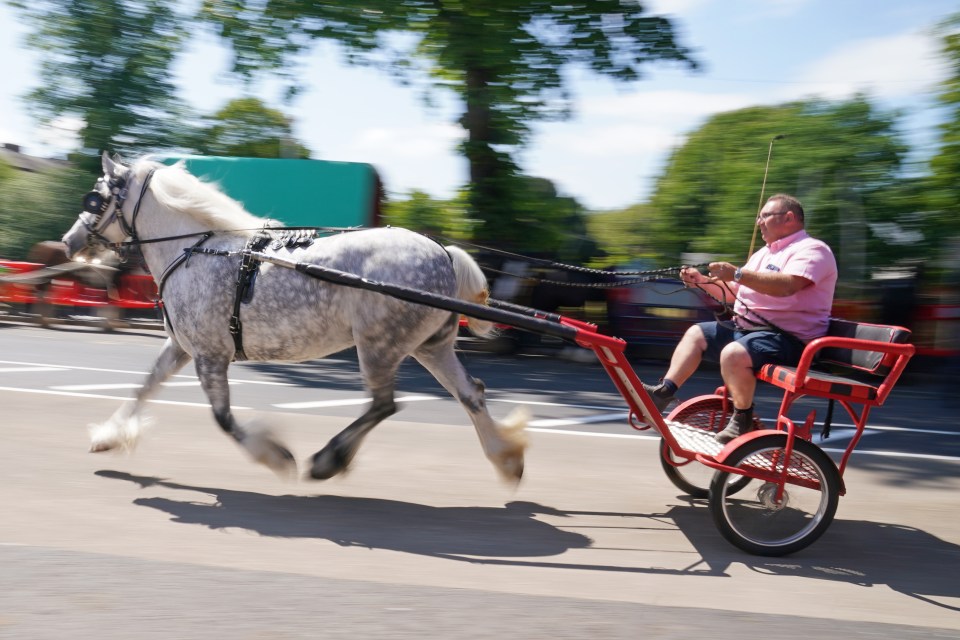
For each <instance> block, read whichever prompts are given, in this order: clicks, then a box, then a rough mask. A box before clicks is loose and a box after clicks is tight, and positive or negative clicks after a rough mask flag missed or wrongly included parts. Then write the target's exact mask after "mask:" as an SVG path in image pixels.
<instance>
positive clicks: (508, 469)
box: [497, 456, 523, 486]
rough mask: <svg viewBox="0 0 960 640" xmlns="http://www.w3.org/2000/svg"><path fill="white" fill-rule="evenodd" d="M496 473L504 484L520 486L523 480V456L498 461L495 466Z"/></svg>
mask: <svg viewBox="0 0 960 640" xmlns="http://www.w3.org/2000/svg"><path fill="white" fill-rule="evenodd" d="M497 471H499V472H500V477H501V478H503V480H504V482H507V483H510V484H512V485H514V486H517V485H519V484H520V480H522V479H523V456H514V457H510V458H506V459H504V460H501V461H500V464H498V465H497Z"/></svg>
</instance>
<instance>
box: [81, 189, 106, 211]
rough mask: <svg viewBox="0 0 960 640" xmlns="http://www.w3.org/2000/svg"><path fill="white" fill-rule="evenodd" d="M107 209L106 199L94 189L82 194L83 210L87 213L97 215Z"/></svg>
mask: <svg viewBox="0 0 960 640" xmlns="http://www.w3.org/2000/svg"><path fill="white" fill-rule="evenodd" d="M106 209H107V201H106V200H105V199H104V197H103V196H102V195H100V194H99V193H97V192H96V191H91V192H90V193H88V194H87V195H85V196H83V210H84V211H86V212H87V213H92V214H93V215H96V216H99V215H101V214H102V213H103V212H104V211H106Z"/></svg>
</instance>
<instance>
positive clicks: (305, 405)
mask: <svg viewBox="0 0 960 640" xmlns="http://www.w3.org/2000/svg"><path fill="white" fill-rule="evenodd" d="M442 399H443V398H441V397H439V396H401V397H399V398H394V399H393V401H394V402H423V401H425V400H442ZM371 400H372V398H344V399H342V400H314V401H310V402H282V403H280V404H274V405H271V406H273V407H276V408H277V409H318V408H326V407H350V406H354V405H358V404H367V403H368V402H371Z"/></svg>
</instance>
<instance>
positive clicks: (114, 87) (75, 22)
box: [10, 0, 187, 172]
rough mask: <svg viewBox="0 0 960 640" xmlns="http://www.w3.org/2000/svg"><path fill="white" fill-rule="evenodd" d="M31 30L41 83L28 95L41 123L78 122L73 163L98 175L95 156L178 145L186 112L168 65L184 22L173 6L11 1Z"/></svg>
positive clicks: (142, 1) (132, 1)
mask: <svg viewBox="0 0 960 640" xmlns="http://www.w3.org/2000/svg"><path fill="white" fill-rule="evenodd" d="M10 4H11V5H12V6H14V7H15V8H16V9H18V10H19V12H20V15H21V16H22V17H24V18H25V19H26V21H27V22H28V24H30V25H31V26H32V27H33V31H32V32H31V33H30V35H29V37H28V40H27V44H28V46H30V47H32V48H34V49H36V50H38V51H39V52H40V53H41V57H40V60H41V62H40V78H41V85H40V86H39V87H37V88H36V89H34V90H33V91H31V92H30V94H29V95H28V96H27V101H28V104H29V106H30V108H31V111H32V113H33V114H34V115H35V116H36V117H37V118H38V120H39V121H40V122H41V123H42V124H45V125H48V126H52V125H54V124H55V123H56V121H57V120H58V119H72V120H75V121H77V122H79V123H81V124H80V129H79V132H78V135H79V138H80V150H79V153H78V154H77V156H76V157H75V158H74V159H75V160H76V161H77V163H78V165H79V166H81V167H82V168H84V169H86V170H88V171H92V172H96V171H97V169H98V166H99V160H98V157H99V153H100V151H101V150H104V149H109V150H112V151H118V152H121V153H131V154H132V153H134V152H140V153H142V152H144V151H147V150H150V149H158V148H170V147H175V146H177V141H178V140H180V139H181V137H182V135H181V134H182V133H183V132H184V127H185V121H186V120H187V119H186V118H185V117H184V112H185V110H184V107H183V104H182V103H181V101H179V100H178V99H177V98H176V92H175V87H174V84H173V75H172V71H171V64H172V62H173V60H174V58H175V56H176V55H177V52H178V51H179V49H180V45H181V43H182V42H183V39H184V36H185V31H184V27H183V25H184V16H182V15H181V14H180V13H178V12H177V10H176V8H175V7H176V3H175V2H174V1H173V0H39V1H38V2H25V1H22V0H12V1H10Z"/></svg>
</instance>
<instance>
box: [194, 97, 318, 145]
mask: <svg viewBox="0 0 960 640" xmlns="http://www.w3.org/2000/svg"><path fill="white" fill-rule="evenodd" d="M208 120H209V123H208V124H206V125H205V126H202V127H201V128H200V129H199V131H198V132H197V136H196V138H195V139H194V140H193V141H192V143H191V145H190V146H192V147H193V148H194V149H196V151H197V152H198V153H200V154H202V155H209V156H236V157H246V158H302V159H306V158H309V157H310V150H309V149H308V148H306V147H305V146H303V145H302V144H300V143H299V142H297V141H296V140H294V138H293V124H292V122H291V120H290V118H289V117H287V116H286V115H284V114H283V112H281V111H278V110H276V109H271V108H270V107H268V106H267V105H265V104H264V103H263V102H262V101H261V100H259V99H258V98H238V99H236V100H231V101H230V102H228V103H227V104H226V105H225V106H224V107H223V108H222V109H220V110H219V111H217V112H216V113H214V114H213V115H212V116H210V117H209V118H208Z"/></svg>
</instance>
